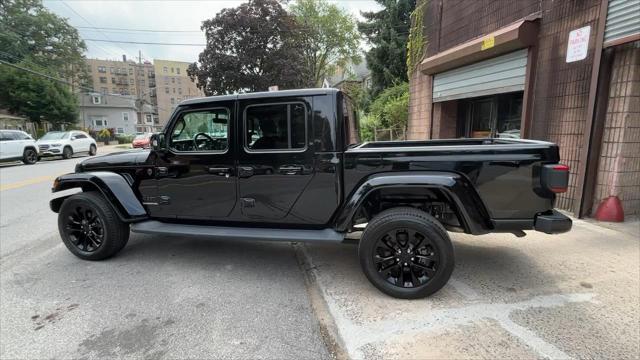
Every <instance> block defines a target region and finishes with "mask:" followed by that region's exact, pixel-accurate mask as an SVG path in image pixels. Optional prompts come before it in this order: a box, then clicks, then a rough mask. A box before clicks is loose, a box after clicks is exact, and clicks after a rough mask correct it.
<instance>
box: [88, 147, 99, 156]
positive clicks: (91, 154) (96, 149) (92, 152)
mask: <svg viewBox="0 0 640 360" xmlns="http://www.w3.org/2000/svg"><path fill="white" fill-rule="evenodd" d="M97 152H98V148H97V147H96V146H95V145H93V144H91V146H89V155H90V156H94V155H95V154H96V153H97Z"/></svg>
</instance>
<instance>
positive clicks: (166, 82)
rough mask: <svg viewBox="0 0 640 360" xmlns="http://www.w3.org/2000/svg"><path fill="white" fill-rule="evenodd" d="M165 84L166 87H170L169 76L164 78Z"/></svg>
mask: <svg viewBox="0 0 640 360" xmlns="http://www.w3.org/2000/svg"><path fill="white" fill-rule="evenodd" d="M164 84H165V85H168V84H169V77H168V76H165V77H164Z"/></svg>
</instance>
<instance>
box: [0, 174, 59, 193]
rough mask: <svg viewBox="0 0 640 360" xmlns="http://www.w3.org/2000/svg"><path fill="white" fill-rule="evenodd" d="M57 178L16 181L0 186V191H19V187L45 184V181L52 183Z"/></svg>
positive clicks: (42, 177)
mask: <svg viewBox="0 0 640 360" xmlns="http://www.w3.org/2000/svg"><path fill="white" fill-rule="evenodd" d="M58 176H59V175H55V176H51V175H47V176H39V177H35V178H31V179H27V180H22V181H16V182H12V183H8V184H0V191H5V190H13V189H19V188H21V187H25V186H29V185H34V184H40V183H43V182H47V181H53V180H54V179H55V178H57V177H58Z"/></svg>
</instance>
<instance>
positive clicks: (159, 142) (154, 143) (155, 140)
mask: <svg viewBox="0 0 640 360" xmlns="http://www.w3.org/2000/svg"><path fill="white" fill-rule="evenodd" d="M151 148H152V149H153V150H154V151H162V150H164V149H165V143H164V134H162V133H160V134H153V135H151Z"/></svg>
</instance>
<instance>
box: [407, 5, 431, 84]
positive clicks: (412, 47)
mask: <svg viewBox="0 0 640 360" xmlns="http://www.w3.org/2000/svg"><path fill="white" fill-rule="evenodd" d="M427 2H428V0H418V3H417V4H416V8H415V9H414V10H413V12H412V13H411V28H410V29H409V39H408V41H407V76H408V77H409V78H411V75H412V74H413V72H414V71H415V70H416V68H417V67H418V64H420V61H421V60H422V57H423V56H424V52H425V49H426V47H427V39H426V37H425V36H424V11H425V9H426V7H427Z"/></svg>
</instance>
